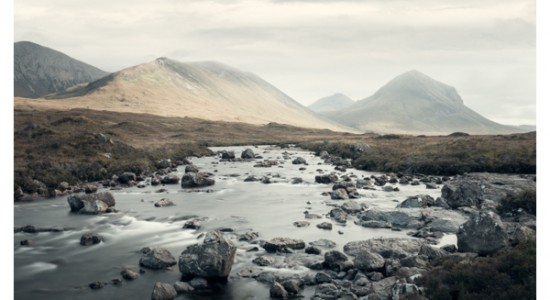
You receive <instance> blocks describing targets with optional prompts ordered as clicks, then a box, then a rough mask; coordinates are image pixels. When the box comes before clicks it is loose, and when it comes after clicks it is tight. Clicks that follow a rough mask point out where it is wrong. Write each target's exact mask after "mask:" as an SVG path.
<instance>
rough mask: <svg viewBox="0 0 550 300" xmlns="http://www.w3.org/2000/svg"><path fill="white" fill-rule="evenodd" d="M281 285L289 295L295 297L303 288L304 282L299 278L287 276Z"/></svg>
mask: <svg viewBox="0 0 550 300" xmlns="http://www.w3.org/2000/svg"><path fill="white" fill-rule="evenodd" d="M282 285H283V287H284V288H285V290H286V291H287V292H288V295H289V296H291V297H296V296H298V295H299V294H300V292H301V291H302V290H303V289H304V282H303V281H302V280H301V279H299V278H289V279H286V280H285V281H283V282H282Z"/></svg>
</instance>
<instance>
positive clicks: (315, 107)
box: [308, 93, 355, 113]
mask: <svg viewBox="0 0 550 300" xmlns="http://www.w3.org/2000/svg"><path fill="white" fill-rule="evenodd" d="M353 103H355V101H353V100H352V99H350V98H349V97H348V96H346V95H344V94H340V93H336V94H334V95H332V96H328V97H324V98H321V99H319V100H317V101H315V102H314V103H313V104H311V105H309V106H308V108H309V109H311V110H312V111H314V112H317V113H321V112H328V111H334V110H340V109H344V108H346V107H348V106H350V105H352V104H353Z"/></svg>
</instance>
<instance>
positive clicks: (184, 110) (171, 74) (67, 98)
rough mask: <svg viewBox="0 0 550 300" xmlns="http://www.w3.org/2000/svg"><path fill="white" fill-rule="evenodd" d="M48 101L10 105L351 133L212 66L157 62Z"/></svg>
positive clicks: (256, 82) (248, 78) (242, 75)
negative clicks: (104, 111) (273, 124)
mask: <svg viewBox="0 0 550 300" xmlns="http://www.w3.org/2000/svg"><path fill="white" fill-rule="evenodd" d="M48 99H50V100H41V101H39V100H33V101H28V100H25V99H17V100H16V105H19V107H27V108H28V107H33V108H38V107H43V108H56V109H70V108H77V107H78V108H90V109H95V110H108V111H117V112H132V113H149V114H155V115H160V116H170V117H185V116H187V117H193V118H200V119H206V120H215V121H218V120H219V121H229V122H244V123H251V124H267V123H271V122H275V123H281V124H288V125H294V126H300V127H307V128H321V129H323V128H327V129H331V130H335V131H352V132H357V130H354V129H351V128H347V127H345V126H343V125H340V124H337V123H335V122H332V121H330V120H328V119H324V118H323V117H321V116H317V115H316V114H315V113H313V112H311V111H310V110H309V109H307V108H306V107H304V106H302V105H301V104H299V103H298V102H296V101H294V100H293V99H292V98H290V97H289V96H287V95H286V94H284V93H283V92H281V91H280V90H278V89H277V88H275V87H274V86H272V85H271V84H269V83H268V82H266V81H264V80H263V79H261V78H260V77H258V76H256V75H254V74H252V73H247V72H243V71H240V70H238V69H235V68H233V67H229V66H226V65H223V64H221V63H217V62H191V63H182V62H178V61H175V60H172V59H168V58H159V59H156V60H155V61H152V62H149V63H145V64H141V65H137V66H134V67H130V68H127V69H124V70H121V71H119V72H116V73H113V74H110V75H108V76H106V77H103V78H101V79H99V80H96V81H94V82H91V83H89V84H87V85H81V86H78V87H74V88H71V89H68V90H66V91H65V92H62V93H59V94H56V95H53V96H49V97H48Z"/></svg>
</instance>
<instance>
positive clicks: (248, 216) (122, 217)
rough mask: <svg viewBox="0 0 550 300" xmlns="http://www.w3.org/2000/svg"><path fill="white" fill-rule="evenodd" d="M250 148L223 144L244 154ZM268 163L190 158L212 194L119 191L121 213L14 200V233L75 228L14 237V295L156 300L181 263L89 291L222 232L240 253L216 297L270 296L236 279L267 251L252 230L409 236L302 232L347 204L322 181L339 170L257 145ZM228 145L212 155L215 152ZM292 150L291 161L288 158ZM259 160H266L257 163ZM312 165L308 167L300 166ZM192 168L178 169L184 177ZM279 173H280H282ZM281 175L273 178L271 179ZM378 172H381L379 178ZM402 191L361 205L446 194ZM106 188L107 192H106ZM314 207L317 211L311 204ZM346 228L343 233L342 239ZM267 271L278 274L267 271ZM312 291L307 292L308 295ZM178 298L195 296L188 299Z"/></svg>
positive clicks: (357, 235)
mask: <svg viewBox="0 0 550 300" xmlns="http://www.w3.org/2000/svg"><path fill="white" fill-rule="evenodd" d="M245 148H247V147H224V148H223V149H224V150H233V151H235V153H236V155H237V156H239V155H240V153H241V151H242V150H244V149H245ZM250 148H252V149H253V150H254V152H255V153H256V154H259V155H261V156H262V157H263V159H276V160H279V161H280V162H281V163H280V164H279V166H273V167H270V168H257V167H254V164H255V163H256V162H254V161H249V162H222V161H220V158H219V157H217V156H213V157H202V158H191V159H190V160H191V161H192V163H193V164H194V165H196V166H197V167H199V169H200V170H201V171H205V172H212V173H214V174H215V177H214V178H215V180H216V184H215V185H214V186H211V187H209V188H211V189H212V191H210V192H206V191H204V190H203V191H198V192H196V191H193V192H191V191H189V190H184V189H182V188H181V187H180V185H179V184H177V185H165V186H156V187H153V186H150V185H148V186H147V187H145V188H137V187H132V188H125V189H123V190H115V191H111V192H112V193H113V195H114V197H115V199H116V208H117V209H118V210H119V212H118V213H112V214H104V215H97V216H89V215H77V214H73V213H70V212H69V205H68V204H67V197H66V196H65V197H58V198H55V199H48V200H43V201H37V202H31V203H16V204H15V207H14V219H15V224H14V225H15V226H16V227H18V226H24V225H28V224H30V225H34V226H35V227H52V226H56V227H63V228H71V230H66V231H63V232H46V233H35V234H30V233H16V234H15V237H14V272H15V273H14V279H15V284H14V292H15V299H150V295H151V292H152V290H153V286H154V284H155V282H158V281H160V282H166V283H174V282H176V281H178V279H179V270H178V268H177V265H176V266H174V267H173V268H172V269H171V270H164V271H154V270H146V273H144V274H142V275H141V276H140V278H138V279H136V280H134V281H124V280H123V283H122V285H120V286H115V285H113V284H109V285H107V286H106V287H104V288H102V289H100V290H91V289H90V288H89V287H88V284H89V283H91V282H94V281H106V282H110V280H111V279H113V278H121V276H120V272H121V271H122V270H123V269H125V268H132V269H134V270H139V259H140V257H141V253H140V252H139V251H140V249H142V248H143V247H146V246H152V247H164V248H166V249H168V250H169V251H170V252H171V253H172V254H173V255H174V257H176V260H177V257H178V256H179V254H180V253H181V251H182V250H183V249H185V247H186V246H188V245H191V244H193V243H197V242H198V240H197V237H198V236H199V234H201V233H203V232H206V231H209V230H212V229H217V228H232V229H233V230H234V233H235V234H234V235H233V237H232V235H231V234H229V238H232V239H233V240H234V242H235V243H236V244H237V246H238V250H237V255H236V258H235V264H234V265H233V269H232V272H231V275H230V277H229V282H228V283H227V285H226V286H225V287H224V288H223V289H222V290H220V291H218V293H217V294H216V295H213V296H208V297H207V298H208V299H211V298H217V299H268V298H269V287H268V286H267V285H264V284H261V283H258V282H256V281H255V280H253V279H248V278H242V277H241V276H238V275H237V274H238V272H239V271H240V270H243V269H245V268H247V267H250V266H253V264H252V263H251V261H252V260H253V259H254V258H255V257H256V256H257V255H258V253H263V249H261V248H260V252H247V251H246V250H247V249H249V248H251V247H252V246H253V245H251V244H249V243H246V242H239V241H237V239H236V238H234V237H235V236H236V234H238V233H243V232H246V231H249V230H253V231H256V232H258V233H259V235H260V239H264V240H270V239H271V238H274V237H290V238H297V239H303V240H304V241H305V242H306V244H307V243H309V242H312V241H315V240H318V239H329V240H331V241H333V242H335V243H336V248H334V249H336V250H340V251H342V247H343V245H344V244H345V243H347V242H349V241H355V240H365V239H370V238H376V237H405V238H411V237H409V236H408V235H407V234H406V233H407V230H403V231H392V230H389V229H371V228H363V227H361V226H358V225H355V224H353V222H349V221H348V224H347V225H345V226H342V225H338V224H336V223H334V222H333V225H334V228H333V230H331V231H328V230H321V229H319V228H317V227H316V226H315V225H316V224H318V223H321V222H326V221H330V219H328V218H322V219H309V220H307V221H309V222H310V223H311V225H310V226H308V227H302V228H297V227H295V226H294V225H293V223H294V222H295V221H303V220H305V218H304V211H305V210H306V209H308V210H309V212H310V213H315V214H319V215H323V216H324V215H326V214H327V213H328V212H329V211H330V209H331V208H332V207H331V206H330V205H331V204H338V203H341V200H331V199H330V197H328V196H323V195H321V194H322V193H323V192H328V191H330V190H331V186H330V185H325V184H317V183H315V175H319V174H320V173H319V171H318V170H322V171H323V172H324V173H325V174H326V173H330V172H333V171H334V167H333V166H331V165H328V164H324V163H323V162H322V160H321V159H320V158H318V157H315V156H314V155H313V153H311V152H307V151H302V150H300V149H295V148H291V149H279V148H271V147H269V146H261V147H256V148H254V147H250ZM221 149H222V148H213V149H212V150H214V151H217V150H221ZM285 151H287V152H288V155H289V156H290V157H291V159H286V160H285V159H283V152H285ZM298 156H300V157H303V158H305V160H306V161H307V162H308V165H307V166H304V165H293V164H292V163H291V161H292V159H294V158H296V157H298ZM256 161H258V159H257V160H256ZM303 167H305V170H300V168H303ZM183 173H184V167H183V166H180V167H179V168H178V176H180V177H181V176H182V175H183ZM275 174H278V175H275ZM346 174H347V175H352V174H353V175H356V176H357V177H358V178H361V177H364V176H370V175H372V174H376V173H370V172H363V171H358V170H353V169H350V170H348V172H346ZM248 175H258V176H263V175H270V176H272V177H274V178H272V183H271V184H263V183H261V182H245V181H244V179H245V178H246V177H247V176H248ZM273 175H275V176H273ZM376 175H378V174H376ZM294 177H300V178H302V179H303V181H304V182H303V183H301V184H292V183H291V179H292V178H294ZM396 186H398V187H399V189H400V191H398V192H384V191H382V189H381V188H380V187H377V190H359V192H360V194H361V195H363V197H361V198H359V199H356V200H357V202H359V203H366V204H367V205H368V206H369V207H379V208H394V207H395V206H396V205H397V202H396V201H395V200H398V201H399V202H401V201H403V200H404V199H406V198H407V197H408V196H413V195H417V194H429V195H431V196H432V197H434V198H435V197H438V196H440V195H441V191H440V190H439V189H436V190H428V189H426V187H425V186H424V185H418V186H411V185H399V184H396ZM160 188H164V189H166V190H167V191H166V192H163V193H157V192H156V191H157V190H158V189H160ZM105 190H106V189H101V190H100V191H105ZM161 198H169V199H170V200H172V201H173V202H174V203H175V206H169V207H160V208H159V207H155V206H154V205H153V203H154V202H156V201H158V200H160V199H161ZM308 201H309V203H310V204H308ZM191 215H195V216H198V217H205V218H207V219H206V220H205V221H204V222H203V223H202V227H201V228H200V229H199V230H189V229H182V226H183V224H184V223H185V222H186V220H185V219H186V218H187V216H191ZM338 231H341V232H342V233H343V234H339V233H338ZM88 232H96V233H99V234H100V235H101V236H103V238H104V241H103V242H102V243H100V244H97V245H93V246H81V245H80V244H79V241H80V237H81V235H82V234H84V233H88ZM24 239H29V240H31V241H32V244H31V246H21V245H20V244H19V243H20V241H21V240H24ZM454 239H455V237H454V235H448V236H445V237H444V238H443V241H442V244H449V243H454V242H455V240H454ZM264 268H265V269H266V270H267V269H274V268H270V267H264ZM278 271H280V272H289V273H301V272H308V269H307V268H305V267H300V266H295V267H288V268H283V269H278ZM308 293H311V290H307V289H306V291H305V292H304V295H308ZM178 299H192V298H191V297H190V296H183V295H180V296H179V297H178Z"/></svg>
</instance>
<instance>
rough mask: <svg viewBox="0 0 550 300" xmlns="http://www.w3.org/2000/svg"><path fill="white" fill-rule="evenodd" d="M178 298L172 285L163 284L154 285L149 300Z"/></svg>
mask: <svg viewBox="0 0 550 300" xmlns="http://www.w3.org/2000/svg"><path fill="white" fill-rule="evenodd" d="M177 296H178V293H177V292H176V289H175V288H174V286H173V285H171V284H169V283H164V282H157V283H155V287H154V288H153V293H152V294H151V300H172V299H175V298H176V297H177Z"/></svg>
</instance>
